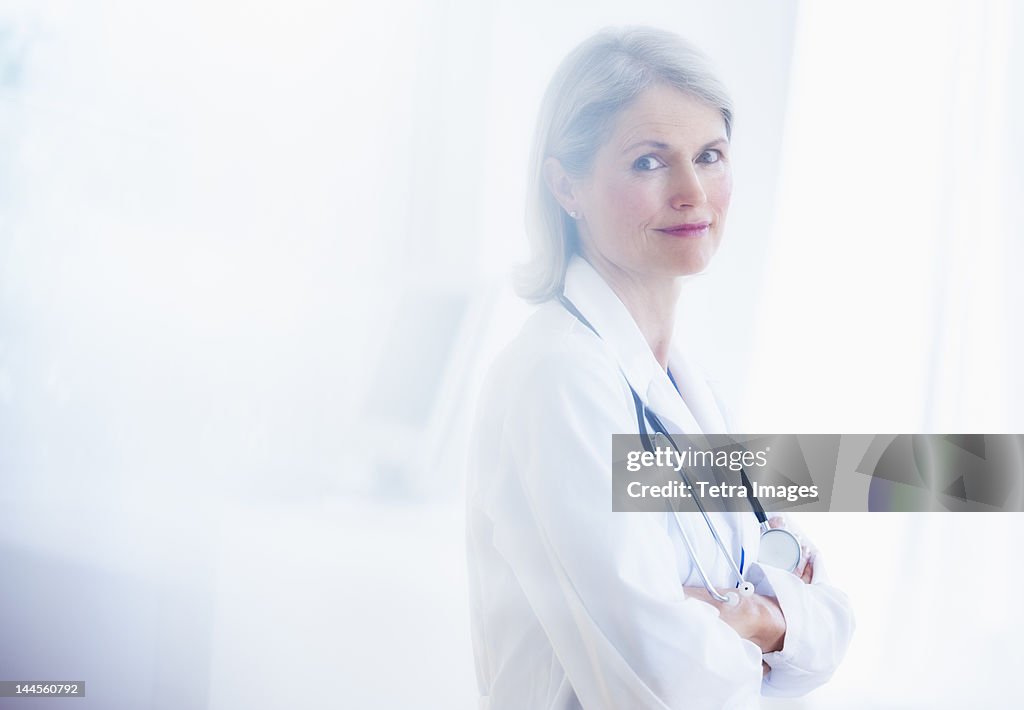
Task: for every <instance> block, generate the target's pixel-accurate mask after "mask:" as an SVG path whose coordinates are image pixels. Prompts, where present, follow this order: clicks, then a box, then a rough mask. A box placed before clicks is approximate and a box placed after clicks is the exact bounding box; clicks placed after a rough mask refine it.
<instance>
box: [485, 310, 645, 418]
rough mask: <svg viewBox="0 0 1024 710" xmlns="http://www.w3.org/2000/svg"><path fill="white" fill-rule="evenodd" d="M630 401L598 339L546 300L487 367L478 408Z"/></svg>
mask: <svg viewBox="0 0 1024 710" xmlns="http://www.w3.org/2000/svg"><path fill="white" fill-rule="evenodd" d="M631 401H632V396H631V395H630V394H629V387H628V385H627V384H626V381H625V378H624V377H623V375H622V372H621V370H620V369H619V366H618V364H617V363H616V361H615V359H614V357H613V356H612V354H611V352H610V351H609V350H608V348H607V347H606V346H605V344H604V343H603V341H601V339H600V338H599V337H598V336H597V335H595V334H594V333H593V332H592V331H590V330H589V329H588V328H587V327H586V326H584V325H583V324H582V323H580V322H579V321H578V320H577V319H576V318H575V317H573V316H572V315H571V314H570V313H568V312H567V311H566V310H565V309H564V308H562V307H561V306H560V305H559V304H558V303H556V302H548V303H545V304H543V305H541V306H540V307H539V308H538V309H537V311H536V312H535V313H534V314H533V315H532V316H531V317H530V318H529V319H528V320H527V321H526V323H525V324H524V326H523V328H522V330H521V331H520V333H519V335H518V336H517V337H516V338H515V339H514V340H513V341H512V342H511V343H509V345H508V346H506V348H505V349H504V350H503V351H502V352H501V353H500V354H499V356H498V357H497V358H496V360H495V361H494V363H493V364H492V365H491V368H490V370H489V371H488V375H487V379H486V381H485V385H484V392H483V396H482V398H481V407H482V408H484V409H489V410H491V411H492V412H493V411H494V410H495V409H499V410H503V411H506V412H507V411H508V410H510V409H522V408H526V409H531V408H548V407H557V408H569V409H576V408H585V407H594V406H600V407H603V408H613V409H621V408H622V407H623V403H624V402H625V403H630V402H631ZM630 406H631V404H630ZM627 411H628V410H627ZM520 413H522V412H520Z"/></svg>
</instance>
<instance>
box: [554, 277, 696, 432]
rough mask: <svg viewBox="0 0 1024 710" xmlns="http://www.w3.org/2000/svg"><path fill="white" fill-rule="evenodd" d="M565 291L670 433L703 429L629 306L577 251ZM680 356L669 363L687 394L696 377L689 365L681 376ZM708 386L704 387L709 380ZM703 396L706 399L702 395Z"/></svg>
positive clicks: (676, 356) (692, 386) (681, 359)
mask: <svg viewBox="0 0 1024 710" xmlns="http://www.w3.org/2000/svg"><path fill="white" fill-rule="evenodd" d="M565 295H566V296H567V297H568V298H569V300H570V301H572V302H573V304H574V305H575V306H576V307H577V308H578V309H579V310H580V313H582V314H583V316H584V317H585V318H586V319H587V320H588V321H590V323H591V325H593V326H594V329H595V330H596V331H597V332H598V334H599V335H600V337H601V340H602V341H604V343H605V345H606V347H607V348H608V349H609V350H610V351H611V353H612V355H613V356H614V358H615V360H616V361H617V362H618V363H619V367H621V368H622V372H623V374H624V375H625V376H626V379H627V380H628V381H629V384H630V385H631V386H632V387H633V389H634V390H636V392H637V394H639V395H640V398H641V399H642V400H643V401H644V403H645V404H647V406H648V407H650V408H651V410H653V411H654V412H655V414H657V415H658V417H659V418H660V419H661V420H662V422H663V423H664V424H665V426H666V428H667V429H668V430H669V431H670V432H672V433H686V434H693V435H699V434H700V433H701V426H700V424H699V423H698V421H699V420H698V419H697V418H695V417H694V415H693V414H692V413H691V412H690V410H689V408H688V407H687V404H688V402H689V400H687V401H686V402H684V401H683V399H682V398H680V396H679V394H678V393H676V391H675V388H674V387H673V386H672V382H671V380H669V378H668V375H667V374H666V373H665V371H664V370H663V369H662V368H661V365H659V364H658V361H657V360H656V359H655V357H654V353H652V352H651V348H650V346H649V345H648V344H647V341H646V340H645V339H644V336H643V333H641V332H640V329H639V328H638V327H637V325H636V322H635V321H634V320H633V317H632V316H631V315H630V314H629V311H628V310H627V308H626V306H625V305H624V304H623V303H622V301H620V300H619V297H618V296H616V295H615V292H614V291H612V289H611V287H610V286H608V284H607V283H605V281H604V279H603V278H601V276H600V274H598V273H597V272H596V271H595V270H594V268H593V267H592V266H591V265H590V264H589V263H587V262H586V261H585V260H584V259H582V258H580V257H574V258H573V259H572V261H570V263H569V267H568V269H567V270H566V275H565ZM676 360H678V361H679V362H680V363H683V362H684V361H683V358H682V357H681V355H679V354H676V355H673V356H670V367H672V374H673V376H675V377H676V381H677V382H678V383H679V387H680V390H681V392H682V394H683V397H686V396H687V391H688V389H689V388H694V387H695V386H696V383H694V382H691V381H690V380H692V379H694V377H693V373H692V372H691V368H689V367H688V366H686V367H684V369H683V370H682V371H681V372H682V374H683V377H684V380H683V381H680V380H679V376H678V375H677V374H676V369H675V367H673V366H672V364H671V363H672V362H674V361H676ZM683 382H686V383H687V384H686V387H687V389H684V384H683ZM704 387H705V389H706V388H707V385H706V384H705V385H704ZM699 401H701V402H703V399H700V400H699ZM712 402H713V400H712ZM709 421H710V420H709Z"/></svg>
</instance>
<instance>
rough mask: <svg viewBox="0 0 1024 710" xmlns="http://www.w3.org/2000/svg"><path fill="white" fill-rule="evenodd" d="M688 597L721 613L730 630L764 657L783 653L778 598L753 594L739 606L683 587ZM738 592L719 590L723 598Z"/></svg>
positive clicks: (782, 621) (783, 634)
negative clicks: (779, 652)
mask: <svg viewBox="0 0 1024 710" xmlns="http://www.w3.org/2000/svg"><path fill="white" fill-rule="evenodd" d="M683 591H684V592H685V593H686V596H687V597H690V598H691V599H698V600H700V601H702V602H705V603H707V604H710V605H711V606H713V607H715V608H716V609H718V615H719V618H721V620H722V621H724V622H725V623H727V624H728V625H729V626H731V627H732V628H733V629H734V630H735V631H736V633H737V634H739V635H740V637H741V638H745V639H747V640H748V641H750V642H752V643H754V644H755V645H756V646H757V647H758V648H760V649H761V653H771V652H772V651H781V650H782V645H783V643H784V642H785V640H786V619H785V617H784V616H783V615H782V608H781V607H780V606H779V602H778V600H777V599H775V597H766V596H764V595H763V594H754V595H752V596H749V597H745V598H744V597H741V598H740V603H739V604H737V605H736V606H729V605H728V604H723V603H722V602H720V601H717V600H716V599H714V598H713V597H712V596H711V595H710V594H708V590H706V589H704V587H683ZM729 591H735V590H719V594H722V595H723V596H724V595H725V594H726V593H727V592H729Z"/></svg>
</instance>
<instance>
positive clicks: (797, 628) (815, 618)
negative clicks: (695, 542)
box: [747, 555, 855, 696]
mask: <svg viewBox="0 0 1024 710" xmlns="http://www.w3.org/2000/svg"><path fill="white" fill-rule="evenodd" d="M747 579H748V580H749V581H751V582H753V583H754V584H755V587H756V589H757V592H758V593H759V594H767V595H770V596H774V597H775V598H776V599H778V601H779V606H780V607H781V609H782V614H783V616H785V618H786V638H785V641H784V642H783V647H782V650H781V651H777V652H775V653H766V654H765V655H764V660H765V662H766V663H767V664H768V665H769V666H770V667H771V671H770V672H769V673H768V675H767V676H766V677H765V679H764V687H763V690H762V692H763V693H764V694H765V695H775V696H796V695H804V694H806V693H808V692H810V691H811V690H814V689H815V688H817V687H818V686H820V685H823V684H824V683H825V682H827V681H828V679H829V678H831V677H832V674H833V673H834V672H835V670H836V668H837V667H838V666H839V663H840V662H841V661H842V660H843V656H845V655H846V650H847V648H848V647H849V645H850V641H851V639H852V638H853V631H854V627H855V622H854V617H853V609H852V608H851V606H850V602H849V600H848V599H847V597H846V595H845V594H843V592H842V591H840V590H839V589H837V588H836V587H834V586H832V585H831V584H830V583H829V578H828V574H827V572H826V570H825V564H824V560H823V559H822V558H821V556H820V555H816V557H815V563H814V579H813V582H811V583H810V584H807V583H805V582H804V581H803V580H802V579H800V578H799V577H797V576H796V575H795V574H793V573H792V572H787V571H785V570H781V569H778V568H775V567H769V566H768V565H764V566H760V565H754V567H753V569H751V573H750V574H748V575H747Z"/></svg>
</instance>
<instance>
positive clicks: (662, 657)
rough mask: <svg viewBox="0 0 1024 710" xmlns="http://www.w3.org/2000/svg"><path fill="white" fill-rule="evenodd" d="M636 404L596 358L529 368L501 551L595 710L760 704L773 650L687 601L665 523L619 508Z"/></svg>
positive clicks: (507, 440)
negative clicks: (619, 479) (623, 439)
mask: <svg viewBox="0 0 1024 710" xmlns="http://www.w3.org/2000/svg"><path fill="white" fill-rule="evenodd" d="M632 408H633V403H632V399H631V396H630V394H629V390H628V389H627V388H626V386H625V383H624V380H623V379H622V376H621V374H619V372H618V370H617V367H616V366H615V365H614V364H612V363H610V361H608V360H606V359H605V358H604V357H603V356H601V355H599V354H595V353H593V352H592V350H585V349H581V351H580V352H578V353H573V352H561V353H556V354H555V355H553V356H552V357H550V358H546V359H545V360H543V361H542V362H540V363H538V364H537V365H536V366H535V367H533V368H531V370H530V372H529V375H528V376H527V377H525V378H524V381H523V382H522V383H521V386H520V387H519V388H518V393H517V397H516V398H515V401H514V403H513V404H512V405H511V406H510V408H509V410H508V413H507V416H506V418H505V421H504V426H503V435H502V437H501V444H500V448H501V451H500V452H498V456H497V459H498V462H499V463H498V464H497V465H498V466H499V468H501V467H510V468H507V469H506V470H505V472H504V476H505V478H506V479H507V480H508V481H509V482H510V485H508V486H506V487H505V488H504V489H503V490H502V493H501V496H502V500H501V501H500V502H499V503H498V504H495V505H494V506H493V510H492V512H491V517H492V520H493V523H494V528H493V530H494V533H493V535H494V539H493V544H494V546H495V548H496V549H497V550H498V551H499V553H500V554H502V555H503V557H504V558H505V559H506V560H507V562H508V564H509V565H510V567H511V568H512V570H514V574H515V576H516V580H517V581H518V583H519V584H520V585H521V587H522V590H523V592H524V594H525V595H526V597H527V599H528V600H529V603H530V605H531V607H532V609H533V611H534V613H535V614H536V616H537V618H538V619H539V621H540V624H541V625H542V627H543V629H544V631H545V633H546V635H547V637H548V639H549V641H550V643H551V645H552V647H553V649H554V652H555V654H556V655H557V657H558V659H559V662H560V663H561V665H562V667H563V668H564V670H565V672H566V675H567V677H568V679H569V681H570V682H571V684H572V686H573V689H574V690H575V692H576V694H577V697H578V698H579V700H580V702H581V703H582V706H583V707H584V708H587V709H588V710H599V709H604V708H607V709H610V710H611V709H621V708H630V709H631V710H640V709H646V708H652V709H653V708H658V709H663V708H687V709H688V710H689V709H692V710H697V709H700V708H709V709H710V708H715V710H721V709H722V708H746V707H756V706H757V704H758V697H759V695H760V688H761V680H762V673H761V651H760V649H759V648H758V647H757V646H756V645H755V644H753V643H751V642H749V641H747V640H745V639H743V638H741V637H740V636H739V635H738V634H737V633H736V632H735V631H734V630H733V629H732V628H731V627H730V626H728V625H727V624H726V623H724V622H723V621H722V620H721V619H720V618H719V617H718V612H717V610H715V609H714V608H713V607H712V606H711V605H709V604H706V603H704V602H702V601H699V600H696V599H687V598H686V597H685V595H684V592H683V588H682V586H681V583H680V579H679V573H678V570H677V566H676V561H675V551H674V548H673V546H672V543H671V540H670V539H669V537H668V533H667V529H666V520H667V518H666V515H667V514H665V513H625V512H612V510H611V499H612V494H611V449H612V438H611V437H612V434H613V433H633V432H634V431H635V429H636V418H635V416H634V415H632V411H633V410H632Z"/></svg>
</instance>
